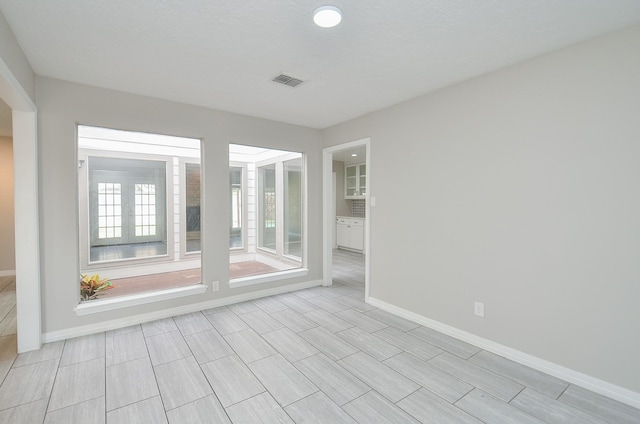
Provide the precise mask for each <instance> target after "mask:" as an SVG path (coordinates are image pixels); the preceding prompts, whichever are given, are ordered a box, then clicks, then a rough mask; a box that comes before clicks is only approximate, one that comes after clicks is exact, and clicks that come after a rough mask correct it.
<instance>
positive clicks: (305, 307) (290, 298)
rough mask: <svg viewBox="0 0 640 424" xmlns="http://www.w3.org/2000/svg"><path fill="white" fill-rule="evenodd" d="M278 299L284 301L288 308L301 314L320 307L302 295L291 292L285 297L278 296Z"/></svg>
mask: <svg viewBox="0 0 640 424" xmlns="http://www.w3.org/2000/svg"><path fill="white" fill-rule="evenodd" d="M278 300H279V301H280V303H282V304H283V305H285V306H287V307H288V308H290V309H292V310H294V311H296V312H298V313H300V314H304V313H307V312H311V311H315V310H316V309H318V307H317V306H315V305H313V304H311V303H309V302H307V301H305V300H303V299H301V298H300V297H298V296H296V295H293V294H289V295H286V296H283V297H278Z"/></svg>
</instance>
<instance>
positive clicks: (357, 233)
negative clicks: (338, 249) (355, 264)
mask: <svg viewBox="0 0 640 424" xmlns="http://www.w3.org/2000/svg"><path fill="white" fill-rule="evenodd" d="M349 230H350V233H349V247H350V248H351V249H356V250H364V227H359V226H355V225H351V228H349Z"/></svg>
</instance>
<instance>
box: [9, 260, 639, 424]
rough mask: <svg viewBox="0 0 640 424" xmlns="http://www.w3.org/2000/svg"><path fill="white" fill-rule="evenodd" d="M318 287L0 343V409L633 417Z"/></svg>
mask: <svg viewBox="0 0 640 424" xmlns="http://www.w3.org/2000/svg"><path fill="white" fill-rule="evenodd" d="M335 264H336V265H337V266H336V278H335V284H334V286H333V287H330V288H324V287H316V288H312V289H307V290H301V291H297V292H293V293H288V294H282V295H278V296H272V297H268V298H263V299H259V300H255V301H251V302H244V303H240V304H235V305H229V306H225V307H220V308H215V309H210V310H205V311H202V312H197V313H191V314H186V315H181V316H176V317H173V318H168V319H163V320H159V321H155V322H150V323H146V324H143V325H136V326H133V327H129V328H123V329H119V330H114V331H108V332H106V333H100V334H95V335H91V336H86V337H80V338H76V339H70V340H67V341H60V342H56V343H49V344H47V345H45V346H44V347H43V348H42V349H41V350H39V351H35V352H29V353H25V354H21V355H18V356H17V357H16V356H15V353H14V354H13V355H12V354H11V353H10V349H9V350H7V349H6V348H5V349H4V350H3V348H2V347H1V346H0V381H2V384H1V385H0V423H43V422H44V423H47V424H51V423H65V424H68V423H82V424H88V423H104V422H107V423H110V424H111V423H127V424H130V423H145V424H146V423H172V424H174V423H189V424H194V423H230V422H232V423H251V424H253V423H302V422H305V423H331V424H333V423H374V422H375V423H420V422H422V423H492V424H493V423H550V424H551V423H581V424H588V423H616V424H628V423H640V410H637V409H634V408H631V407H628V406H626V405H623V404H620V403H618V402H615V401H612V400H610V399H607V398H604V397H602V396H599V395H597V394H594V393H591V392H589V391H586V390H584V389H581V388H579V387H576V386H573V385H570V384H568V383H567V382H564V381H562V380H559V379H557V378H554V377H551V376H548V375H545V374H542V373H540V372H538V371H535V370H533V369H530V368H527V367H524V366H522V365H519V364H516V363H514V362H511V361H508V360H506V359H504V358H501V357H498V356H496V355H494V354H491V353H489V352H486V351H483V350H481V349H479V348H477V347H475V346H472V345H469V344H467V343H464V342H461V341H459V340H456V339H453V338H450V337H447V336H445V335H443V334H440V333H437V332H435V331H433V330H430V329H427V328H424V327H421V326H419V325H416V324H414V323H412V322H409V321H406V320H404V319H401V318H398V317H396V316H393V315H390V314H388V313H386V312H384V311H382V310H379V309H376V308H374V307H372V306H370V305H368V304H366V303H364V302H363V301H362V297H363V283H362V278H361V277H362V276H363V270H362V256H361V255H357V254H353V253H347V252H336V260H335Z"/></svg>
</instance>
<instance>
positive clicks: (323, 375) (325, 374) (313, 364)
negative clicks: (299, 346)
mask: <svg viewBox="0 0 640 424" xmlns="http://www.w3.org/2000/svg"><path fill="white" fill-rule="evenodd" d="M293 365H294V366H295V367H296V368H298V370H300V371H301V372H302V373H303V374H304V375H305V376H306V377H307V378H308V379H309V380H311V381H312V382H313V383H314V384H315V385H316V386H318V387H319V388H320V390H322V391H323V392H324V393H325V394H326V395H327V396H329V398H330V399H331V400H332V401H334V402H335V403H336V404H338V405H340V406H342V405H344V404H345V403H347V402H350V401H352V400H354V399H356V398H357V397H359V396H362V395H363V394H365V393H367V392H368V391H370V390H371V388H370V387H369V386H367V385H366V384H364V383H363V382H362V381H361V380H359V379H358V378H356V377H355V376H354V375H353V374H351V373H350V372H349V371H347V370H346V369H344V368H342V367H341V366H340V365H338V364H337V363H336V362H335V361H332V360H331V359H329V358H328V357H326V356H325V355H324V354H322V353H319V354H317V355H314V356H311V357H309V358H305V359H303V360H301V361H298V362H296V363H294V364H293Z"/></svg>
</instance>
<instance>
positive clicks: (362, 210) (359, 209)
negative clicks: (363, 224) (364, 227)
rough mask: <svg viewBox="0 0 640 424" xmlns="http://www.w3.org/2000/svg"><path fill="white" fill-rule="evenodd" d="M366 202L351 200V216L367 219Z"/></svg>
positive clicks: (363, 200)
mask: <svg viewBox="0 0 640 424" xmlns="http://www.w3.org/2000/svg"><path fill="white" fill-rule="evenodd" d="M365 214H366V200H365V199H354V200H351V216H354V217H356V218H366V216H365Z"/></svg>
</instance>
